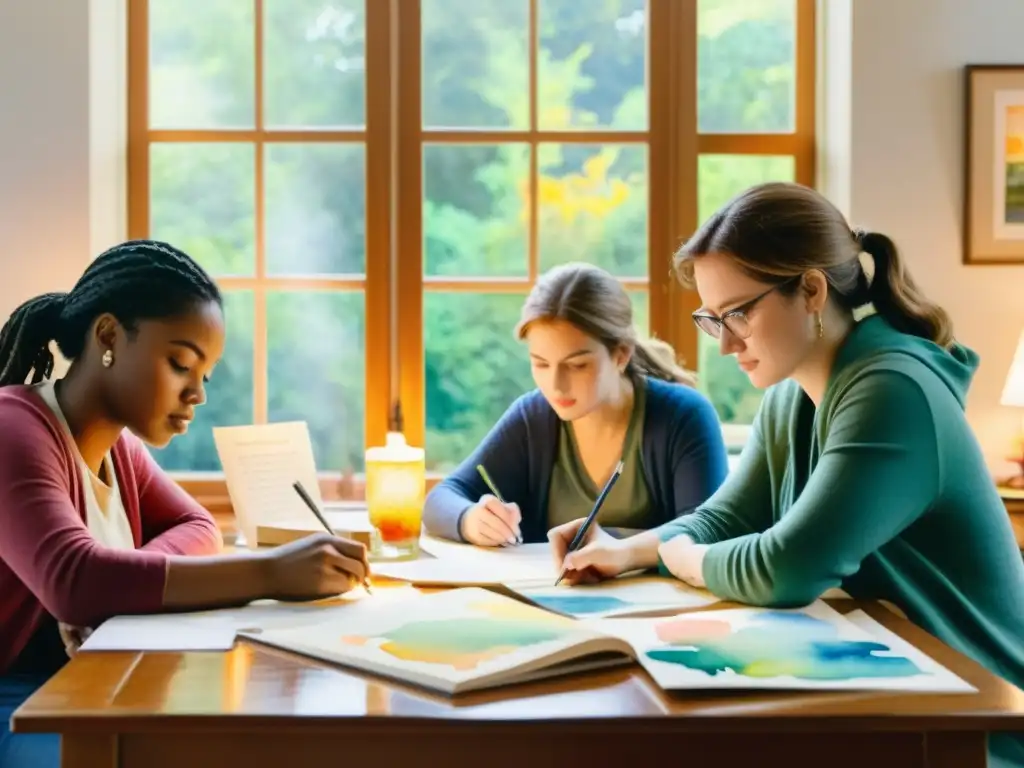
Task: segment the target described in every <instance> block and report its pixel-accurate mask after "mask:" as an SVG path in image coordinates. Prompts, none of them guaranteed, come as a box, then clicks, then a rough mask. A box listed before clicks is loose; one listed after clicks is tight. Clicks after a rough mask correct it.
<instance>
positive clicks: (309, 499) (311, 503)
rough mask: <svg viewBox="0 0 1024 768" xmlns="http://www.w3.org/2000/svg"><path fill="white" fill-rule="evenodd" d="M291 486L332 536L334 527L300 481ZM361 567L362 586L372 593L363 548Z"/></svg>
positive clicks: (368, 563) (368, 568)
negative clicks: (362, 572)
mask: <svg viewBox="0 0 1024 768" xmlns="http://www.w3.org/2000/svg"><path fill="white" fill-rule="evenodd" d="M292 488H294V489H295V492H296V493H297V494H299V498H301V499H302V500H303V502H305V504H306V506H307V507H309V511H310V512H312V513H313V514H314V515H315V516H316V519H317V520H319V521H320V524H321V525H322V526H323V527H324V530H325V531H327V532H328V533H329V534H331V535H332V536H334V535H335V534H334V529H333V528H331V524H330V523H328V522H327V518H325V517H324V516H323V513H321V512H320V510H319V509H318V508H317V506H316V502H315V501H313V497H312V496H310V495H309V493H308V492H307V491H306V489H305V487H304V486H303V485H302V483H300V482H299V481H298V480H296V481H295V482H294V483H292ZM363 568H364V569H365V573H366V575H365V576H364V577H363V588H364V589H365V590H366V591H367V593H368V594H371V595H372V594H373V590H372V589H371V588H370V562H369V560H367V558H366V550H365V549H364V550H363Z"/></svg>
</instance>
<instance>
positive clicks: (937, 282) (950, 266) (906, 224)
mask: <svg viewBox="0 0 1024 768" xmlns="http://www.w3.org/2000/svg"><path fill="white" fill-rule="evenodd" d="M824 2H825V6H826V7H825V9H824V10H825V11H826V14H825V27H826V29H825V32H824V35H823V37H822V41H823V43H824V46H823V51H822V54H823V56H824V59H825V61H824V71H823V72H822V74H823V77H822V79H821V85H822V86H823V92H822V98H821V101H822V102H823V104H824V105H825V110H824V111H825V114H824V115H823V120H824V124H823V128H824V136H823V138H824V139H825V141H824V155H823V157H822V158H821V159H822V162H821V163H820V165H821V171H822V173H823V189H824V190H825V191H826V193H827V194H829V195H830V196H831V197H833V199H835V200H836V201H837V203H839V204H840V205H842V206H843V208H844V210H845V212H846V213H847V215H848V216H849V217H850V218H851V220H852V221H853V223H855V224H856V225H859V226H864V227H867V228H870V229H874V230H877V231H881V232H885V233H887V234H889V235H890V236H891V237H893V238H894V239H895V240H896V242H897V244H898V245H899V246H900V247H901V250H902V252H903V255H904V257H905V259H906V262H907V266H908V268H909V269H910V271H911V273H912V274H913V276H914V278H915V279H916V280H917V282H918V284H919V285H920V287H921V288H922V290H924V291H925V292H926V293H927V294H928V295H929V296H930V297H931V298H933V299H934V300H936V301H938V302H939V303H940V304H942V305H943V306H945V307H946V308H947V309H948V310H949V312H950V313H951V314H952V316H953V321H954V323H955V326H956V334H957V337H958V338H959V339H960V340H961V341H962V342H964V343H965V344H967V345H968V346H970V347H972V348H973V349H974V350H975V351H977V352H978V354H979V355H980V356H981V367H980V368H979V371H978V375H977V377H976V378H975V381H974V385H973V387H972V390H971V393H970V396H969V400H968V417H969V419H970V421H971V423H972V425H973V427H974V429H975V431H976V433H977V435H978V438H979V440H980V441H981V443H982V446H983V448H984V450H985V452H986V457H987V458H988V461H989V464H990V465H991V466H992V468H993V470H994V471H996V472H1006V471H1008V470H1009V469H1010V467H1009V465H1007V464H1006V463H1005V462H1004V456H1005V455H1006V454H1007V453H1008V451H1009V448H1010V443H1011V441H1012V438H1013V437H1014V436H1015V434H1016V431H1017V430H1018V429H1019V428H1020V426H1021V416H1022V414H1021V413H1020V412H1018V411H1015V410H1011V409H1008V408H1002V407H1000V406H999V395H1000V392H1001V390H1002V386H1003V382H1004V379H1005V376H1006V372H1007V370H1008V368H1009V365H1010V361H1011V359H1012V357H1013V352H1014V349H1015V347H1016V344H1017V339H1018V336H1019V335H1020V332H1021V330H1022V329H1024V266H999V267H995V266H964V265H963V264H962V256H961V234H962V229H961V209H962V205H963V191H962V187H963V170H962V160H961V158H962V155H963V146H962V141H963V123H964V118H963V115H964V112H963V65H964V64H968V63H971V64H976V63H1008V62H1019V63H1024V45H1022V38H1021V30H1024V3H1021V2H1020V1H1019V0H970V2H968V1H967V0H824ZM851 30H852V42H853V44H852V45H850V40H849V36H850V31H851ZM847 115H848V119H846V117H847Z"/></svg>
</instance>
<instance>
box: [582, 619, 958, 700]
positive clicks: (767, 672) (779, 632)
mask: <svg viewBox="0 0 1024 768" xmlns="http://www.w3.org/2000/svg"><path fill="white" fill-rule="evenodd" d="M581 623H587V624H589V625H591V626H593V627H594V628H595V629H597V630H599V631H601V632H606V633H609V634H615V635H617V636H619V637H622V638H623V639H625V640H627V641H628V642H629V643H630V644H631V645H632V646H633V648H634V649H635V650H636V653H637V658H638V660H639V662H640V664H641V665H643V667H644V668H645V669H646V670H647V671H648V672H649V673H650V675H651V677H653V678H654V680H655V682H656V683H657V684H658V685H659V686H660V687H661V688H663V689H665V690H694V689H741V690H742V689H800V690H804V689H808V690H814V689H820V690H893V691H924V692H935V693H970V692H973V691H974V688H972V687H971V686H970V685H968V684H967V683H965V682H964V681H962V680H961V679H960V678H958V677H957V676H955V675H953V674H952V673H951V672H949V671H948V670H946V669H944V668H943V667H941V666H939V665H938V664H936V663H935V662H933V661H932V660H931V659H929V658H928V657H927V656H925V655H924V654H922V653H921V652H919V651H917V649H915V648H913V647H912V646H911V645H909V644H907V643H902V644H900V645H899V646H896V644H894V643H890V642H886V638H884V637H875V636H873V635H872V634H870V633H868V632H866V631H865V630H863V629H862V628H860V627H858V626H857V625H856V624H854V623H853V622H850V621H848V620H846V619H845V618H844V617H843V616H842V615H841V614H839V613H838V612H836V611H834V610H833V609H832V608H830V607H829V606H828V605H826V604H825V603H821V602H816V603H814V604H812V605H810V606H808V607H806V608H802V609H789V610H776V609H769V608H737V609H726V610H718V611H704V612H698V613H690V614H683V615H677V616H673V617H662V618H645V619H601V620H594V621H585V622H581Z"/></svg>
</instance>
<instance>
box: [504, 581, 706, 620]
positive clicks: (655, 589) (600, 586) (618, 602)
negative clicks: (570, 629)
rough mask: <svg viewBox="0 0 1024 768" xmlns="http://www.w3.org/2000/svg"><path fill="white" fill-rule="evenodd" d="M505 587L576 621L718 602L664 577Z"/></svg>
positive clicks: (699, 606) (693, 606)
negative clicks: (555, 585) (577, 619)
mask: <svg viewBox="0 0 1024 768" xmlns="http://www.w3.org/2000/svg"><path fill="white" fill-rule="evenodd" d="M506 586H507V587H508V588H509V589H510V590H512V591H513V592H515V593H516V594H519V595H522V596H523V597H524V598H526V599H527V600H530V601H531V602H533V603H535V604H536V605H539V606H540V607H541V608H547V609H548V610H549V611H555V612H556V613H561V614H563V615H565V616H573V617H576V618H593V619H596V618H606V617H609V618H610V617H615V616H640V615H644V614H651V613H664V612H666V611H684V610H688V609H691V608H703V607H705V606H708V605H711V604H713V603H716V602H718V598H717V597H715V596H714V595H712V594H711V593H710V592H708V591H707V590H705V589H697V588H696V587H691V586H689V585H688V584H686V583H684V582H682V581H679V580H678V579H670V578H664V577H661V576H629V577H624V578H618V579H609V580H608V581H602V582H599V583H597V584H580V585H577V586H562V585H559V586H557V587H552V586H545V587H535V586H527V587H523V586H519V585H516V584H507V585H506Z"/></svg>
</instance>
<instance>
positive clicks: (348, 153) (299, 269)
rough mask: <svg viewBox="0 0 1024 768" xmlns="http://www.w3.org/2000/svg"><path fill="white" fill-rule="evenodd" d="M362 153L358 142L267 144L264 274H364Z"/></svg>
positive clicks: (364, 194)
mask: <svg viewBox="0 0 1024 768" xmlns="http://www.w3.org/2000/svg"><path fill="white" fill-rule="evenodd" d="M365 156H366V153H365V151H364V147H363V145H362V144H321V143H310V144H267V145H266V164H265V175H266V217H267V218H266V221H267V224H266V226H267V230H266V233H267V239H266V246H267V272H268V273H269V274H271V275H316V274H330V273H335V274H338V273H348V274H357V275H361V274H362V273H363V272H365V270H366V178H365V177H366V164H365Z"/></svg>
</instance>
